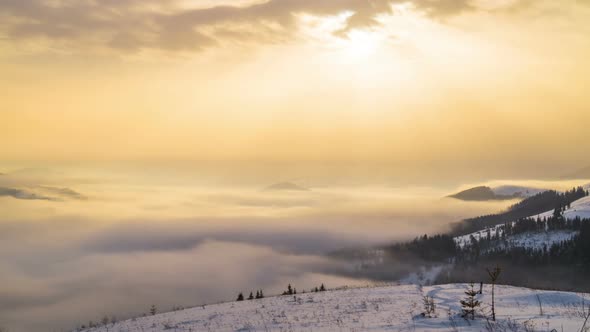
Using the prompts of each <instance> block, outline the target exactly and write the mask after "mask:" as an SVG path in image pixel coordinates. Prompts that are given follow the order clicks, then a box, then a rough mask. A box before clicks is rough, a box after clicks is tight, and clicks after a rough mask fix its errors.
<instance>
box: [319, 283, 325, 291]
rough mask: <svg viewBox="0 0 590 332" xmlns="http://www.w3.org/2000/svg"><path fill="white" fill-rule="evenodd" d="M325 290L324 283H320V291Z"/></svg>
mask: <svg viewBox="0 0 590 332" xmlns="http://www.w3.org/2000/svg"><path fill="white" fill-rule="evenodd" d="M325 291H326V287H325V286H324V284H322V285H321V286H320V292H325Z"/></svg>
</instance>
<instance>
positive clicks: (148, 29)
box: [0, 0, 474, 52]
mask: <svg viewBox="0 0 590 332" xmlns="http://www.w3.org/2000/svg"><path fill="white" fill-rule="evenodd" d="M406 2H408V1H401V0H365V1H359V0H269V1H265V2H256V3H250V4H248V5H241V6H238V5H232V4H224V5H218V6H211V5H209V6H207V4H203V6H202V7H200V8H192V7H190V8H187V7H186V6H185V5H183V3H182V2H179V1H156V0H150V1H136V0H123V1H112V0H99V1H89V0H86V1H43V0H31V1H20V0H2V1H1V2H0V8H1V9H2V10H1V11H0V18H1V19H2V22H3V23H2V24H0V34H2V35H4V36H6V38H8V39H9V40H11V41H15V42H20V41H28V40H38V39H41V40H45V41H49V43H50V44H54V46H57V45H62V46H63V47H65V48H66V49H68V48H70V47H73V46H74V45H77V46H80V45H85V46H88V47H100V48H107V49H111V50H117V51H123V52H130V51H138V50H141V49H156V50H164V51H179V50H184V51H196V50H202V49H203V48H206V47H208V46H212V45H215V44H220V43H226V42H243V41H266V42H268V41H280V40H288V39H291V38H293V35H294V32H295V31H296V28H297V26H296V25H297V24H296V23H297V19H296V17H297V15H298V14H309V15H314V16H335V15H339V14H342V13H345V12H348V13H350V16H348V17H347V19H346V21H345V22H344V26H343V27H342V28H341V29H339V30H338V31H334V32H335V33H336V32H338V33H340V34H341V35H344V34H345V33H346V32H347V31H350V30H351V29H357V28H367V27H372V26H376V25H378V24H379V23H378V20H377V17H378V16H379V15H385V14H390V13H391V12H392V5H394V4H399V3H406ZM196 3H197V4H198V3H199V2H196ZM410 3H411V4H413V5H414V6H415V7H416V8H417V9H419V10H421V11H423V12H425V13H427V14H429V15H432V16H435V17H444V16H449V15H454V14H457V13H460V12H462V11H465V10H470V9H473V8H474V7H473V6H472V5H471V4H470V3H471V2H470V1H467V0H439V1H431V0H413V1H410Z"/></svg>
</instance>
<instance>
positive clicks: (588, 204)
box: [455, 196, 590, 249]
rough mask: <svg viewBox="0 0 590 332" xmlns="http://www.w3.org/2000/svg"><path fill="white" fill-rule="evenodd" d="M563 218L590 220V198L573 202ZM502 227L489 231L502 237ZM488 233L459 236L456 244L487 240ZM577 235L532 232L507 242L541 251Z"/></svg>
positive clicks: (538, 216)
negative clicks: (474, 239)
mask: <svg viewBox="0 0 590 332" xmlns="http://www.w3.org/2000/svg"><path fill="white" fill-rule="evenodd" d="M552 215H553V210H551V211H547V212H544V213H541V214H538V215H534V216H531V218H535V219H536V218H549V217H551V216H552ZM563 216H564V217H565V218H567V219H574V218H576V217H580V218H590V196H586V197H583V198H580V199H578V200H577V201H574V202H572V204H571V206H570V208H569V209H567V210H565V211H564V212H563ZM513 224H514V222H513ZM502 226H503V225H497V226H494V227H490V228H489V230H490V231H491V234H492V235H494V234H496V230H497V231H498V234H500V235H501V234H502V229H501V227H502ZM487 232H488V228H486V229H484V230H481V231H477V232H473V233H471V234H466V235H462V236H457V237H455V243H457V244H458V245H459V246H460V247H463V246H464V245H466V244H470V243H471V236H473V237H475V238H476V239H477V240H479V239H480V238H482V237H484V238H485V237H486V236H487ZM576 234H577V232H575V231H568V230H564V231H552V232H532V233H524V234H517V235H513V236H510V237H509V238H508V239H507V242H508V245H510V246H516V247H534V248H537V249H540V248H543V246H544V245H546V246H547V247H551V245H552V244H554V243H557V242H561V241H564V240H569V239H571V238H572V237H574V235H576Z"/></svg>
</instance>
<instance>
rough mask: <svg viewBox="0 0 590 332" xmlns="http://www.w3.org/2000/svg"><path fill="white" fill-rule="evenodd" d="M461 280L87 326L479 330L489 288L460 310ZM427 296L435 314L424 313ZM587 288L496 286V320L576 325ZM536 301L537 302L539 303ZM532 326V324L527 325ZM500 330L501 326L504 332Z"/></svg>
mask: <svg viewBox="0 0 590 332" xmlns="http://www.w3.org/2000/svg"><path fill="white" fill-rule="evenodd" d="M465 290H466V285H464V284H449V285H438V286H431V287H423V288H421V287H420V286H415V285H404V286H384V287H374V288H356V289H344V290H337V291H327V292H320V293H307V294H300V295H297V296H295V297H294V296H278V297H270V298H265V299H260V300H251V301H243V302H230V303H222V304H215V305H207V306H204V307H196V308H192V309H186V310H182V311H176V312H170V313H163V314H158V315H155V316H148V317H142V318H136V319H131V320H126V321H122V322H119V323H115V324H108V325H107V326H103V327H99V328H93V329H90V330H88V331H94V332H99V331H100V332H107V331H109V332H144V331H150V332H159V331H366V330H371V331H486V330H488V329H487V328H486V327H485V325H486V324H487V322H486V319H485V318H484V317H483V316H482V315H489V313H490V301H491V286H489V285H485V286H484V291H483V295H478V299H479V300H480V301H481V302H482V303H483V304H482V307H481V310H480V311H481V312H480V317H478V318H476V320H475V321H466V320H465V319H463V318H461V317H460V316H459V312H460V310H461V308H460V304H459V300H461V299H463V298H464V297H465V294H464V291H465ZM426 295H428V296H431V297H433V298H434V302H435V305H436V309H435V317H434V318H424V317H422V315H421V313H422V312H423V304H422V303H423V297H424V296H426ZM589 299H590V296H589V294H578V293H569V292H557V291H542V290H533V289H527V288H519V287H510V286H497V287H496V313H497V318H498V321H497V323H496V324H500V325H503V326H505V327H508V326H509V325H518V326H520V329H518V330H514V329H506V330H508V331H525V326H527V327H528V330H526V331H551V330H552V329H556V330H557V331H579V330H580V328H581V327H582V325H583V322H584V314H585V313H587V312H588V300H589ZM539 301H540V302H541V307H542V309H541V308H540V307H539ZM533 328H534V329H533ZM506 330H504V331H506Z"/></svg>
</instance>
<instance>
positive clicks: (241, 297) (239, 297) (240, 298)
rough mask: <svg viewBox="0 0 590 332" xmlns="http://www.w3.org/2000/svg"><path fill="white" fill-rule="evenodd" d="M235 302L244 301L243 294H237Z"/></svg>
mask: <svg viewBox="0 0 590 332" xmlns="http://www.w3.org/2000/svg"><path fill="white" fill-rule="evenodd" d="M236 301H244V294H242V293H241V292H240V294H238V298H237V299H236Z"/></svg>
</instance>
